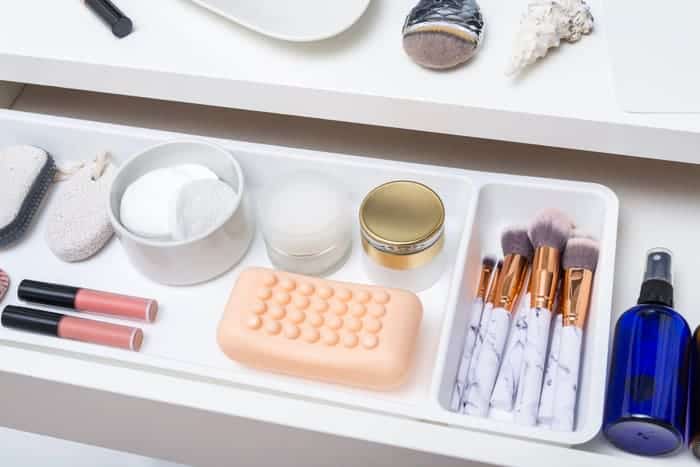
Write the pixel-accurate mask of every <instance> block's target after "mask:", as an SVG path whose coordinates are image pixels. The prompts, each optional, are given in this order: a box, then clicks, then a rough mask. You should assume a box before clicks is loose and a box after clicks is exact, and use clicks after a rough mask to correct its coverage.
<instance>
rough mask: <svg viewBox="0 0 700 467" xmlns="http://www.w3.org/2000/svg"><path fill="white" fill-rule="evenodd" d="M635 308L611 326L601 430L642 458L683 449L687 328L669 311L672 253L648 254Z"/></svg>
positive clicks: (678, 317)
mask: <svg viewBox="0 0 700 467" xmlns="http://www.w3.org/2000/svg"><path fill="white" fill-rule="evenodd" d="M637 303H638V304H637V306H635V307H633V308H630V309H629V310H627V311H626V312H625V313H623V314H622V316H621V317H620V319H619V320H618V321H617V326H616V327H615V337H614V340H613V353H612V361H611V363H610V374H609V378H608V390H607V397H606V403H605V417H604V424H603V432H604V434H605V436H606V438H608V440H610V442H611V443H613V444H614V445H615V446H617V447H618V448H620V449H622V450H624V451H628V452H632V453H635V454H640V455H645V456H655V455H662V454H667V453H670V452H672V451H674V450H676V449H678V448H679V447H681V446H683V445H684V439H685V433H686V430H685V423H686V420H685V419H686V404H687V397H688V357H689V356H688V352H689V343H690V328H689V327H688V324H687V323H686V321H685V319H683V317H682V316H681V315H680V314H679V313H678V312H677V311H675V310H674V309H673V308H672V307H673V284H672V276H671V252H670V251H668V250H665V249H663V248H657V249H653V250H651V251H649V252H648V253H647V262H646V272H645V274H644V283H643V284H642V287H641V292H640V294H639V300H638V302H637Z"/></svg>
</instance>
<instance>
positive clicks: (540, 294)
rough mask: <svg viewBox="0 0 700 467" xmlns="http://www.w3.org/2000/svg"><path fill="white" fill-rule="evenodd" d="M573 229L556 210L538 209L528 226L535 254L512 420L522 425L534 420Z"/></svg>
mask: <svg viewBox="0 0 700 467" xmlns="http://www.w3.org/2000/svg"><path fill="white" fill-rule="evenodd" d="M572 230H573V222H572V221H571V219H570V218H569V216H567V215H566V214H565V213H563V212H561V211H559V210H557V209H545V210H543V211H541V212H540V213H539V214H538V215H537V217H536V218H535V220H534V221H533V223H532V225H531V226H530V240H531V241H532V244H533V246H534V247H535V256H534V259H533V263H532V272H531V274H530V310H529V313H528V317H527V343H526V346H525V356H524V359H523V365H522V368H521V371H520V380H519V381H518V391H517V396H516V402H515V421H516V422H517V423H519V424H522V425H530V426H534V425H535V424H536V423H537V409H538V407H539V405H540V394H541V393H542V380H543V378H544V367H545V363H546V357H547V344H548V342H549V328H550V324H551V319H552V306H553V304H554V297H555V295H556V292H557V283H558V281H559V275H560V266H561V253H562V252H563V251H564V246H565V245H566V241H567V240H568V239H569V237H570V235H571V231H572Z"/></svg>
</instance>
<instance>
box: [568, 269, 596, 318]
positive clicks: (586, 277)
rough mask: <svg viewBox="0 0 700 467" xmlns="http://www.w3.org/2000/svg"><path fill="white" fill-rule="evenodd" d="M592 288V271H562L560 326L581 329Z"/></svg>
mask: <svg viewBox="0 0 700 467" xmlns="http://www.w3.org/2000/svg"><path fill="white" fill-rule="evenodd" d="M592 288H593V271H589V270H588V269H581V268H571V269H567V270H566V271H564V283H563V284H562V297H561V300H562V324H563V325H564V326H576V327H577V328H579V329H583V325H584V324H586V315H587V314H588V305H589V303H590V299H591V289H592Z"/></svg>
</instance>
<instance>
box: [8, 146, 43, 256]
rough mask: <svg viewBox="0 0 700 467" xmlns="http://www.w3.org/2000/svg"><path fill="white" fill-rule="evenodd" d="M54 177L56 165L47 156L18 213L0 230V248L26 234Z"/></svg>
mask: <svg viewBox="0 0 700 467" xmlns="http://www.w3.org/2000/svg"><path fill="white" fill-rule="evenodd" d="M55 175H56V164H55V163H54V160H53V158H52V157H51V156H50V155H48V154H47V155H46V162H45V163H44V166H43V167H42V169H41V171H40V172H39V175H38V176H37V177H36V179H35V180H34V182H33V183H32V186H31V188H30V190H29V193H28V194H27V197H26V198H25V199H24V201H23V202H22V207H21V208H20V210H19V213H18V214H17V216H16V217H15V218H14V220H13V221H12V222H10V223H9V224H8V225H7V226H5V227H3V228H2V229H0V247H4V246H6V245H9V244H10V243H13V242H14V241H16V240H18V239H19V238H20V237H21V236H22V235H23V234H24V232H26V230H27V229H28V228H29V225H30V224H31V222H32V219H33V218H34V214H35V213H36V212H37V211H38V210H39V207H40V206H41V202H42V201H43V200H44V197H45V196H46V193H47V192H48V191H49V187H50V186H51V184H52V183H53V179H54V176H55Z"/></svg>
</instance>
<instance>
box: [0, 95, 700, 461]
mask: <svg viewBox="0 0 700 467" xmlns="http://www.w3.org/2000/svg"><path fill="white" fill-rule="evenodd" d="M15 108H17V109H22V110H29V111H38V112H46V113H53V114H60V115H67V116H73V117H78V118H86V119H95V120H102V121H110V122H116V123H124V124H130V125H139V126H145V127H156V128H163V129H169V130H176V131H185V132H193V133H201V134H206V135H212V136H222V137H228V138H234V139H242V140H248V141H257V142H263V143H270V144H281V145H289V146H297V147H306V148H311V149H318V150H327V151H334V152H341V153H351V154H361V155H368V156H371V157H384V158H392V159H400V160H408V161H416V162H427V163H433V164H439V165H447V166H455V167H464V168H469V169H476V170H489V171H497V172H507V173H514V174H523V175H536V176H550V177H557V178H570V179H577V180H585V181H594V182H600V183H603V184H606V185H608V186H610V187H611V188H612V189H613V190H615V191H616V193H617V194H618V196H619V198H620V208H621V209H620V232H619V239H618V252H617V276H616V280H615V293H614V310H613V311H614V314H615V315H618V314H619V313H620V312H622V311H624V309H626V308H628V307H629V306H630V305H632V304H633V303H634V302H635V301H636V297H637V294H638V292H639V283H640V279H641V275H642V267H643V258H644V253H645V250H646V249H648V248H651V247H653V246H658V245H663V246H667V247H669V248H671V249H672V250H673V251H674V253H675V263H676V264H675V269H676V270H675V273H676V274H675V278H676V286H677V289H676V303H677V308H678V309H679V310H680V311H681V312H682V313H684V314H685V316H686V317H687V318H688V320H689V323H690V325H691V327H694V326H695V325H697V324H698V322H699V321H700V311H698V310H697V309H696V307H694V306H693V305H694V304H696V303H698V302H700V288H698V287H693V283H694V281H695V280H696V269H697V232H699V231H700V203H698V200H699V197H698V195H700V185H699V184H698V183H697V182H698V180H700V166H696V165H684V164H678V163H668V162H661V161H652V160H642V159H634V158H626V157H619V156H605V157H599V156H597V155H595V156H594V155H592V154H590V153H585V152H578V151H566V150H559V149H550V148H543V147H537V146H524V145H518V144H512V143H498V142H493V141H485V140H476V139H467V138H462V137H451V136H441V135H434V134H427V133H418V132H410V131H403V130H389V129H384V128H377V127H366V126H360V125H349V124H341V123H334V122H327V121H318V120H310V119H300V118H292V117H284V116H278V115H271V114H261V113H251V112H244V111H234V110H225V109H220V108H210V107H199V106H193V105H186V104H174V103H165V102H154V101H146V100H141V99H130V98H123V97H116V96H105V95H94V94H86V93H80V92H74V91H61V90H55V89H49V88H37V87H29V88H27V89H26V90H25V92H24V93H23V94H22V96H20V98H19V99H18V100H17V102H16V104H15ZM0 386H1V387H2V393H3V397H2V398H0V424H3V425H5V426H9V427H12V428H16V429H20V430H25V431H34V432H39V433H46V434H51V435H53V436H58V437H63V438H67V439H73V440H79V441H82V442H86V443H90V444H95V445H101V446H109V447H112V448H114V449H120V450H125V451H131V452H136V453H140V454H145V455H149V456H154V457H161V458H167V459H171V460H176V461H179V462H183V463H189V464H195V465H202V466H208V465H211V466H219V465H223V463H224V462H226V463H228V464H231V463H234V462H235V463H237V464H238V465H242V466H247V465H268V463H267V462H266V461H274V465H299V463H300V462H303V463H305V464H306V465H319V466H321V465H330V463H332V464H334V465H339V466H345V465H348V466H351V465H352V466H354V465H397V466H398V465H400V466H407V467H408V466H416V467H418V466H421V467H423V466H425V465H432V466H435V467H448V466H457V465H464V462H461V461H456V460H451V459H446V458H438V457H433V456H428V455H425V454H419V453H414V452H411V451H406V450H398V449H394V448H389V447H385V446H379V445H374V444H367V443H361V442H358V441H351V440H346V439H340V438H333V437H328V436H323V435H317V434H310V433H306V432H300V431H292V430H288V429H284V428H281V427H278V428H272V429H269V427H268V428H267V429H265V430H263V429H262V428H260V429H257V428H256V425H253V426H252V427H251V426H247V431H246V432H242V431H241V430H240V429H239V430H237V429H236V426H237V425H236V423H235V420H231V419H230V417H223V416H215V415H212V414H206V413H203V412H200V411H196V410H191V409H183V408H178V407H168V406H166V405H163V404H155V403H150V402H145V401H139V400H135V399H130V398H127V397H120V396H114V395H107V394H104V393H99V392H97V391H89V390H85V389H80V388H75V387H70V386H66V385H59V384H53V383H48V382H44V381H39V380H34V379H30V378H26V377H21V376H13V375H8V374H2V375H0ZM46 394H51V397H50V398H49V399H48V400H47V398H46ZM27 400H31V401H34V402H33V403H32V404H27V403H26V402H22V401H27ZM144 412H147V413H149V415H150V416H151V417H152V420H150V421H149V423H148V424H147V425H143V426H138V427H134V426H132V424H131V420H132V419H138V417H137V416H138V414H141V413H144ZM67 420H78V421H79V423H74V422H67ZM247 425H250V424H247ZM162 426H168V427H169V428H170V430H175V431H176V432H177V433H179V437H178V438H177V439H172V440H169V442H167V443H166V442H163V441H162V440H161V442H155V443H154V442H153V440H152V439H150V438H149V436H147V434H148V433H153V434H154V438H156V439H158V437H157V434H158V430H159V428H160V427H162ZM261 437H266V438H261ZM232 440H243V441H245V442H246V443H247V445H248V447H247V448H246V449H239V450H237V451H235V452H231V449H230V446H231V444H232ZM261 443H265V445H267V446H269V445H279V444H280V443H284V444H285V446H287V447H289V446H299V448H298V457H294V458H292V457H290V456H289V450H288V449H285V450H283V451H280V453H283V454H281V456H280V457H276V451H275V450H274V449H266V448H265V447H261ZM583 449H591V450H595V451H602V452H606V453H612V452H614V450H613V449H612V448H611V447H610V446H609V445H607V444H606V443H605V442H604V441H601V440H597V441H594V442H592V443H590V444H589V445H587V446H584V447H583ZM533 453H534V454H533V455H536V450H533ZM686 454H687V453H684V454H683V455H682V456H681V457H675V458H672V459H665V460H664V461H663V462H664V465H670V464H667V463H669V462H675V463H676V465H681V464H679V463H682V465H686V464H687V465H693V462H694V461H693V460H692V458H691V457H690V456H686ZM538 459H539V458H533V459H531V461H536V460H538ZM236 461H238V462H236ZM269 465H272V464H269ZM542 465H557V464H556V459H552V460H551V463H548V462H543V464H542ZM13 467H14V466H13Z"/></svg>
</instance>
